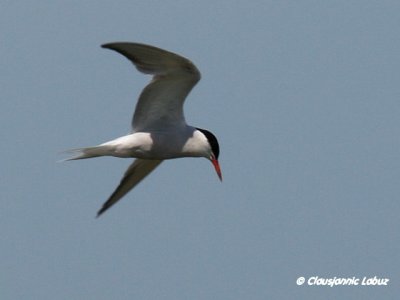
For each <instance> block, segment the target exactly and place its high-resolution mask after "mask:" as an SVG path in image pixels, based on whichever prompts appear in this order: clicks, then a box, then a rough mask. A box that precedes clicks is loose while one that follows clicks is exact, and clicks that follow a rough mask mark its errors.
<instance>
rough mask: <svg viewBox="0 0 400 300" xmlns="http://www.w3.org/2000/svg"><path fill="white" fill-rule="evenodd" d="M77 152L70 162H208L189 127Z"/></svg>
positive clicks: (200, 138)
mask: <svg viewBox="0 0 400 300" xmlns="http://www.w3.org/2000/svg"><path fill="white" fill-rule="evenodd" d="M79 151H80V152H81V155H79V156H76V157H74V158H73V159H80V158H89V157H96V156H115V157H125V158H128V157H131V158H143V159H160V160H163V159H171V158H179V157H206V158H209V157H210V155H211V149H210V145H209V143H208V141H207V139H206V137H205V136H204V134H203V133H202V132H200V131H199V130H197V129H196V128H194V127H192V126H185V127H182V128H180V129H177V130H171V131H170V130H168V131H152V132H135V133H132V134H128V135H125V136H122V137H119V138H116V139H114V140H111V141H109V142H106V143H103V144H100V145H99V146H95V147H89V148H82V149H79Z"/></svg>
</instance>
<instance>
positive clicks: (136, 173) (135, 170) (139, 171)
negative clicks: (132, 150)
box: [97, 159, 162, 217]
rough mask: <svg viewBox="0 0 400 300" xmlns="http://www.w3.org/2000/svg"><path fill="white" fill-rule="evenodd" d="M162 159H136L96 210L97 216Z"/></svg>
mask: <svg viewBox="0 0 400 300" xmlns="http://www.w3.org/2000/svg"><path fill="white" fill-rule="evenodd" d="M161 162H162V160H156V159H154V160H153V159H136V160H135V161H134V162H133V163H132V164H131V165H130V166H129V168H128V170H126V172H125V174H124V177H122V179H121V182H120V183H119V185H118V187H117V188H116V189H115V191H114V192H113V193H112V194H111V196H110V197H109V198H108V200H107V201H106V202H105V203H104V204H103V206H102V208H101V209H100V210H99V211H98V213H97V217H99V216H100V215H101V214H102V213H104V212H105V211H106V210H107V209H109V208H110V207H111V206H113V205H114V204H115V203H117V202H118V200H120V199H121V198H122V197H123V196H125V195H126V194H127V193H128V192H129V191H130V190H131V189H133V188H134V187H135V186H136V185H137V184H138V183H139V182H140V181H141V180H142V179H143V178H145V177H146V176H147V175H148V174H150V173H151V171H153V170H154V169H155V168H156V167H157V166H158V165H159V164H160V163H161Z"/></svg>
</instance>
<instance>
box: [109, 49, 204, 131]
mask: <svg viewBox="0 0 400 300" xmlns="http://www.w3.org/2000/svg"><path fill="white" fill-rule="evenodd" d="M102 47H103V48H107V49H112V50H115V51H117V52H118V53H120V54H122V55H124V56H125V57H127V58H128V59H129V60H130V61H131V62H132V63H133V64H134V65H135V66H136V68H137V69H138V70H139V71H140V72H142V73H145V74H151V75H153V78H152V80H151V82H150V83H149V84H148V85H147V86H146V87H145V88H144V89H143V91H142V93H141V95H140V97H139V101H138V103H137V105H136V109H135V113H134V115H133V120H132V128H133V130H134V131H147V130H148V131H150V130H159V129H166V128H171V127H176V126H180V125H185V124H186V122H185V117H184V113H183V103H184V101H185V98H186V96H187V95H188V94H189V92H190V91H191V90H192V88H193V87H194V86H195V85H196V83H197V82H198V81H199V80H200V72H199V70H198V69H197V68H196V66H195V65H194V64H193V63H192V62H191V61H190V60H188V59H186V58H184V57H182V56H179V55H177V54H174V53H172V52H169V51H165V50H162V49H159V48H156V47H153V46H148V45H144V44H137V43H110V44H105V45H102Z"/></svg>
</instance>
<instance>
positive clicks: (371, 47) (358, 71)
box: [0, 0, 400, 299]
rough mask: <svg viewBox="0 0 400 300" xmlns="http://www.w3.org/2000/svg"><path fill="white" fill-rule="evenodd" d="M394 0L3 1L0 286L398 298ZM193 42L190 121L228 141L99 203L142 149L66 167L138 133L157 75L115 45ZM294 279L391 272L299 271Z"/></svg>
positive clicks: (399, 174)
mask: <svg viewBox="0 0 400 300" xmlns="http://www.w3.org/2000/svg"><path fill="white" fill-rule="evenodd" d="M399 11H400V4H399V2H398V1H361V0H360V1H183V0H182V1H40V2H38V1H5V0H3V1H2V2H1V4H0V97H1V109H0V132H1V146H0V156H1V169H0V170H1V171H0V176H1V177H0V198H1V210H0V232H1V245H0V246H1V249H0V250H1V253H0V298H1V299H339V298H343V299H394V297H395V295H397V296H398V295H399V293H400V288H399V278H400V271H399V261H400V258H399V256H400V247H399V246H400V240H399V236H400V235H399V228H400V220H399V219H400V218H399V213H400V204H399V203H400V201H399V193H400V184H399V180H400V163H399V161H400V159H399V158H400V141H399V134H400V130H399V128H400V118H399V114H400V76H399V74H400V58H399V56H400V39H399V36H400V15H399ZM113 41H137V42H144V43H148V44H152V45H155V46H158V47H161V48H165V49H168V50H170V51H173V52H177V53H179V54H182V55H184V56H186V57H188V58H190V59H191V60H192V61H193V62H194V63H195V64H196V65H197V66H198V68H199V69H200V71H201V72H202V76H203V77H202V80H201V81H200V83H199V84H198V85H197V86H196V88H195V89H194V90H193V91H192V93H191V94H190V95H189V99H188V100H187V102H186V106H185V111H186V118H187V120H188V121H189V123H190V124H193V125H195V126H198V127H203V128H207V129H210V130H211V131H213V132H214V133H215V134H216V135H217V136H218V138H219V142H220V146H221V155H220V163H221V167H222V171H223V176H224V182H223V183H222V184H221V183H220V182H219V180H218V178H217V176H216V174H215V172H214V170H213V168H212V165H211V164H210V163H209V162H208V161H207V160H205V159H181V160H173V161H167V162H165V163H163V164H162V165H161V166H160V167H159V168H158V169H157V170H156V171H155V172H154V173H153V174H151V176H149V177H148V178H147V179H146V180H145V181H144V182H143V183H141V184H140V185H139V186H138V187H137V188H136V189H135V190H133V191H132V192H131V193H130V194H129V195H128V196H127V197H125V198H124V199H123V200H122V201H121V202H120V203H118V204H117V205H116V206H114V207H113V208H112V209H111V210H109V211H108V212H107V213H106V214H104V215H103V216H102V217H101V218H99V219H95V214H96V211H97V210H98V209H99V208H100V206H101V205H102V203H103V202H104V201H105V200H106V199H107V197H108V196H109V195H110V193H111V192H112V191H113V189H114V188H115V187H116V185H117V184H118V182H119V180H120V178H121V176H122V174H123V172H124V171H125V169H126V168H127V166H128V165H129V164H130V161H131V160H128V159H117V158H97V159H92V160H85V161H79V162H66V163H57V160H60V159H62V158H64V157H65V156H63V155H60V154H59V153H60V152H61V151H63V150H65V149H69V148H76V147H83V146H91V145H96V144H98V143H101V142H105V141H107V140H110V139H113V138H115V137H118V136H121V135H124V134H126V133H128V132H129V131H130V120H131V116H132V113H133V109H134V105H135V102H136V99H137V96H138V94H139V93H140V91H141V89H142V88H143V86H144V85H145V84H146V82H147V81H148V80H149V77H146V76H144V75H142V74H140V73H138V72H137V71H136V70H135V69H134V68H133V66H132V65H131V64H130V63H129V61H128V60H126V59H125V58H124V57H122V56H120V55H118V54H117V53H114V52H112V51H108V50H104V49H101V48H100V47H99V46H100V45H101V44H103V43H107V42H113ZM299 276H304V277H306V279H307V278H309V277H310V276H320V277H325V278H332V277H335V276H336V277H353V276H355V277H359V278H362V277H363V276H367V277H373V276H378V277H383V278H389V279H390V282H389V286H387V287H362V286H353V287H333V288H331V287H316V286H307V285H304V286H297V285H296V279H297V278H298V277H299Z"/></svg>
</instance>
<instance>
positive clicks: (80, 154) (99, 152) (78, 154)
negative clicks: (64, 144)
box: [63, 145, 110, 161]
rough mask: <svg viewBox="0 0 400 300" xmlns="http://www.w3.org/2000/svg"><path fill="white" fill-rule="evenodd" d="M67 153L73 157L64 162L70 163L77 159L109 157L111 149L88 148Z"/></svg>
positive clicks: (106, 147) (104, 147) (107, 147)
mask: <svg viewBox="0 0 400 300" xmlns="http://www.w3.org/2000/svg"><path fill="white" fill-rule="evenodd" d="M65 152H66V153H69V154H72V156H71V157H70V158H66V159H64V160H63V161H69V160H77V159H85V158H92V157H98V156H105V155H109V154H110V147H109V146H104V145H100V146H94V147H87V148H77V149H71V150H67V151H65Z"/></svg>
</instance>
